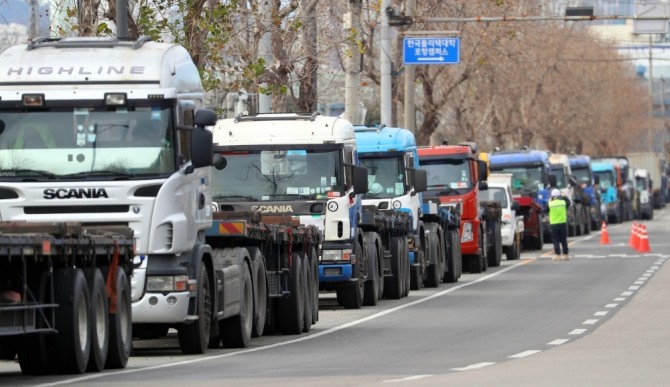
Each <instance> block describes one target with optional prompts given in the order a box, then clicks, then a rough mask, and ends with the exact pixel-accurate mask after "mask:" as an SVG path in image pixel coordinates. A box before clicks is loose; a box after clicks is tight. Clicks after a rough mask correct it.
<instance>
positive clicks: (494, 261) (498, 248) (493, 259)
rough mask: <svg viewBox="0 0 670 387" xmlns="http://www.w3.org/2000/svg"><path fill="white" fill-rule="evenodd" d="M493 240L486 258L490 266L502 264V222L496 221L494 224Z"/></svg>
mask: <svg viewBox="0 0 670 387" xmlns="http://www.w3.org/2000/svg"><path fill="white" fill-rule="evenodd" d="M491 237H492V238H493V241H492V243H491V248H490V249H489V250H488V251H487V252H486V253H487V255H486V259H487V261H488V262H487V264H488V266H491V267H497V266H500V260H501V257H502V236H501V234H500V222H496V223H495V225H494V226H493V235H492V236H491Z"/></svg>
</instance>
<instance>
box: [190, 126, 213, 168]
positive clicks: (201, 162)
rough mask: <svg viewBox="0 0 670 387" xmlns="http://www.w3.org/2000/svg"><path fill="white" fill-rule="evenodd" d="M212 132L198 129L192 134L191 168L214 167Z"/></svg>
mask: <svg viewBox="0 0 670 387" xmlns="http://www.w3.org/2000/svg"><path fill="white" fill-rule="evenodd" d="M212 153H213V146H212V132H210V131H209V130H205V129H202V128H196V129H195V130H194V131H193V132H191V166H192V167H193V168H202V167H207V166H210V165H212Z"/></svg>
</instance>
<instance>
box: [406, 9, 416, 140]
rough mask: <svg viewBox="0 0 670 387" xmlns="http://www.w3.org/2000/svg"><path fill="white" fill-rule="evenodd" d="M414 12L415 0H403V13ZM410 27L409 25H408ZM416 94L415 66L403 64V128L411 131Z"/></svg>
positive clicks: (409, 13) (414, 123)
mask: <svg viewBox="0 0 670 387" xmlns="http://www.w3.org/2000/svg"><path fill="white" fill-rule="evenodd" d="M415 12H416V0H406V1H405V15H406V16H408V17H413V16H414V13H415ZM410 28H411V27H410ZM415 95H416V67H415V66H405V105H404V116H405V125H404V126H405V129H407V130H409V131H410V132H412V133H415V132H416V104H415V103H414V97H415Z"/></svg>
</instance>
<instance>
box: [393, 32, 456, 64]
mask: <svg viewBox="0 0 670 387" xmlns="http://www.w3.org/2000/svg"><path fill="white" fill-rule="evenodd" d="M460 46H461V41H460V38H404V39H403V44H402V58H403V63H404V64H406V65H410V64H456V63H458V62H459V61H460Z"/></svg>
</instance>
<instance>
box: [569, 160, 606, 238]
mask: <svg viewBox="0 0 670 387" xmlns="http://www.w3.org/2000/svg"><path fill="white" fill-rule="evenodd" d="M568 158H569V160H570V168H571V169H572V175H573V176H574V177H575V180H577V184H578V185H579V187H581V191H582V193H583V194H584V195H586V196H588V203H589V204H588V208H589V215H590V219H591V229H592V230H599V229H600V225H601V224H602V221H603V216H602V212H601V211H600V190H599V189H598V187H597V186H598V183H599V179H598V178H597V177H596V176H595V175H594V173H593V171H592V170H591V157H589V156H587V155H576V154H572V155H569V156H568Z"/></svg>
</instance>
